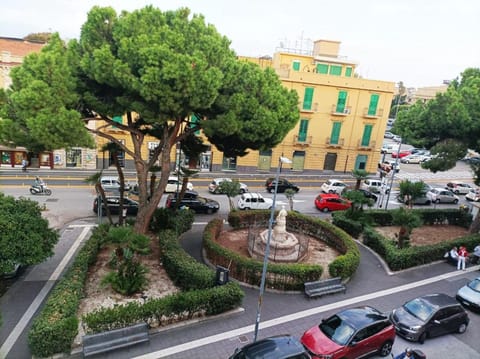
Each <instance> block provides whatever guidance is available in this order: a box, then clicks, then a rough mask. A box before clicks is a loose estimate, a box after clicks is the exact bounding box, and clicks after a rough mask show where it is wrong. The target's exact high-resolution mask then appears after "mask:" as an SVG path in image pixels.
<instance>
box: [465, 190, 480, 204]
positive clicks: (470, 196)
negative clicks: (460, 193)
mask: <svg viewBox="0 0 480 359" xmlns="http://www.w3.org/2000/svg"><path fill="white" fill-rule="evenodd" d="M465 199H466V200H467V201H472V202H479V201H480V190H479V189H478V188H477V189H473V188H471V189H470V191H468V193H467V194H466V195H465Z"/></svg>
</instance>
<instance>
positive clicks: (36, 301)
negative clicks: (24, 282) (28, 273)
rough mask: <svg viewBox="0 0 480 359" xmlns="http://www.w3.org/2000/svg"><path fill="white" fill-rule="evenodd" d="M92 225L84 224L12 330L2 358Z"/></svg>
mask: <svg viewBox="0 0 480 359" xmlns="http://www.w3.org/2000/svg"><path fill="white" fill-rule="evenodd" d="M90 227H91V226H90V225H87V226H84V228H83V231H82V233H80V235H79V236H78V237H77V239H76V240H75V242H74V243H73V245H72V246H71V247H70V249H69V250H68V252H67V254H66V255H65V256H64V257H63V259H62V261H61V262H60V264H59V265H58V266H57V268H55V271H54V272H53V273H52V275H51V276H50V278H49V279H48V281H47V282H46V283H45V285H44V286H43V288H42V290H41V291H40V292H39V293H38V294H37V296H36V297H35V299H34V300H33V301H32V303H31V304H30V306H29V307H28V309H27V311H26V312H25V313H24V314H23V316H22V318H21V319H20V320H19V322H18V323H17V325H16V326H15V328H14V329H13V330H12V332H11V333H10V335H9V336H8V338H7V339H6V340H5V342H4V343H3V345H2V347H1V348H0V358H6V357H7V354H8V353H9V352H10V350H11V349H12V347H13V345H14V344H15V342H16V341H17V340H18V338H19V337H20V335H21V334H22V332H23V331H24V330H25V327H26V326H27V324H28V322H29V321H30V319H31V318H32V317H33V316H34V314H35V312H36V311H37V309H38V308H39V307H40V305H41V304H42V302H43V300H44V299H45V297H46V296H47V295H48V293H50V290H51V289H52V287H53V286H54V285H55V282H56V281H57V279H58V278H59V276H60V274H61V273H62V271H63V270H64V269H65V266H66V265H67V263H68V261H69V260H70V258H71V257H72V256H73V255H74V254H75V251H76V249H77V248H78V246H79V245H80V244H81V243H82V241H83V240H84V239H85V237H86V236H87V234H88V231H89V230H90Z"/></svg>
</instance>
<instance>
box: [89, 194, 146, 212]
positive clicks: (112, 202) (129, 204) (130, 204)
mask: <svg viewBox="0 0 480 359" xmlns="http://www.w3.org/2000/svg"><path fill="white" fill-rule="evenodd" d="M106 200H107V205H108V209H109V210H110V213H111V214H120V197H117V196H109V197H107V198H106ZM123 208H124V209H127V214H130V215H136V214H137V213H138V202H137V201H134V200H133V199H130V198H126V197H125V198H123ZM93 211H94V212H95V213H97V214H98V197H96V198H95V200H94V201H93ZM106 214H107V213H106V211H105V204H104V203H102V216H105V215H106Z"/></svg>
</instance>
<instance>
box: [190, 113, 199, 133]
mask: <svg viewBox="0 0 480 359" xmlns="http://www.w3.org/2000/svg"><path fill="white" fill-rule="evenodd" d="M199 122H200V119H199V118H198V117H197V116H195V114H192V116H191V117H190V128H192V127H195V126H196V125H197V123H199ZM195 134H196V135H199V134H200V130H198V131H195Z"/></svg>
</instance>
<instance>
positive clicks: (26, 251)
mask: <svg viewBox="0 0 480 359" xmlns="http://www.w3.org/2000/svg"><path fill="white" fill-rule="evenodd" d="M0 228H2V230H1V231H0V273H6V272H9V271H12V270H13V268H14V266H15V265H16V264H22V265H33V264H38V263H41V262H43V261H44V260H45V259H47V258H48V257H50V256H51V255H52V254H53V248H54V246H55V244H56V243H57V241H58V234H57V232H56V231H55V230H53V229H50V228H48V221H47V220H46V219H45V218H43V217H42V214H41V211H40V207H39V205H38V203H37V202H34V201H31V200H28V199H25V198H20V199H15V198H14V197H12V196H5V195H4V194H3V193H1V192H0Z"/></svg>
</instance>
